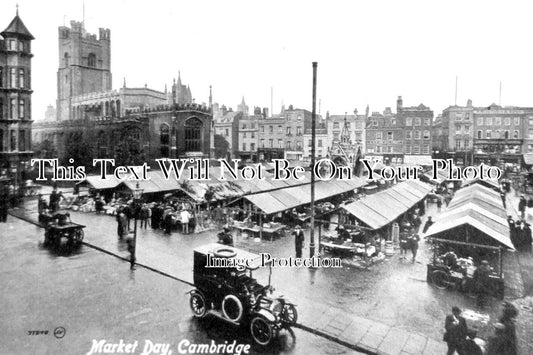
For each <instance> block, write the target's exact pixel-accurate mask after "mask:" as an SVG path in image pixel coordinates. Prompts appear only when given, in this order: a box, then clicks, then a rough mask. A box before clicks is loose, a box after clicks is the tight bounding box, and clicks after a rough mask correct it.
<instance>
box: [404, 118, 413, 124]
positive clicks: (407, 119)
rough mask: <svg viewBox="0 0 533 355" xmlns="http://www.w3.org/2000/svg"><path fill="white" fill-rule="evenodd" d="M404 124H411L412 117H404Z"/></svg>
mask: <svg viewBox="0 0 533 355" xmlns="http://www.w3.org/2000/svg"><path fill="white" fill-rule="evenodd" d="M405 125H406V126H412V125H413V119H412V118H411V117H407V118H406V119H405Z"/></svg>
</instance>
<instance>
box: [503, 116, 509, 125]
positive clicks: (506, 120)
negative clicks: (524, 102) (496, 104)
mask: <svg viewBox="0 0 533 355" xmlns="http://www.w3.org/2000/svg"><path fill="white" fill-rule="evenodd" d="M504 121H505V125H506V126H510V125H511V118H510V117H505V118H504Z"/></svg>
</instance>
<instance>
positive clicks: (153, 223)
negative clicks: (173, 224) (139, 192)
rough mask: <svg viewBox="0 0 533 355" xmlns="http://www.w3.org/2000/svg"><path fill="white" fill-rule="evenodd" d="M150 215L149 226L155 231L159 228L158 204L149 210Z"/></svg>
mask: <svg viewBox="0 0 533 355" xmlns="http://www.w3.org/2000/svg"><path fill="white" fill-rule="evenodd" d="M150 214H151V215H152V217H151V218H150V219H151V220H150V224H151V226H152V229H157V228H159V220H160V218H161V215H160V214H159V204H158V203H156V204H154V205H153V206H152V208H151V209H150Z"/></svg>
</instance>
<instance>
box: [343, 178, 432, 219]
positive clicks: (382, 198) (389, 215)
mask: <svg viewBox="0 0 533 355" xmlns="http://www.w3.org/2000/svg"><path fill="white" fill-rule="evenodd" d="M431 189H432V188H431V186H430V185H428V184H426V183H423V182H421V181H419V180H407V181H404V182H401V183H399V184H396V185H394V186H392V187H391V188H389V189H387V190H384V191H381V192H378V193H375V194H373V195H370V196H367V197H365V198H362V199H360V200H358V201H355V202H352V203H349V204H347V205H345V206H343V207H342V208H343V209H344V210H345V211H346V212H348V213H349V214H351V215H352V216H354V217H355V218H357V219H358V220H359V221H361V222H362V223H364V224H366V225H367V226H368V227H370V228H372V229H374V230H377V229H380V228H382V227H384V226H386V225H388V224H389V223H392V222H394V221H395V220H396V219H397V218H398V217H399V216H401V215H402V214H404V213H405V212H407V211H408V210H409V209H410V208H412V207H413V206H415V205H416V204H417V203H419V202H420V201H422V200H423V199H424V198H425V197H426V196H427V194H428V193H429V192H430V191H431Z"/></svg>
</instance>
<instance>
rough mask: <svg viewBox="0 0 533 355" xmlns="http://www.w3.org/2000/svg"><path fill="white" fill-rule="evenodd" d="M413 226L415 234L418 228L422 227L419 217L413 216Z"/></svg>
mask: <svg viewBox="0 0 533 355" xmlns="http://www.w3.org/2000/svg"><path fill="white" fill-rule="evenodd" d="M413 225H414V227H415V233H418V231H419V230H420V226H421V225H422V219H421V218H420V216H419V215H415V218H414V219H413Z"/></svg>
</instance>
